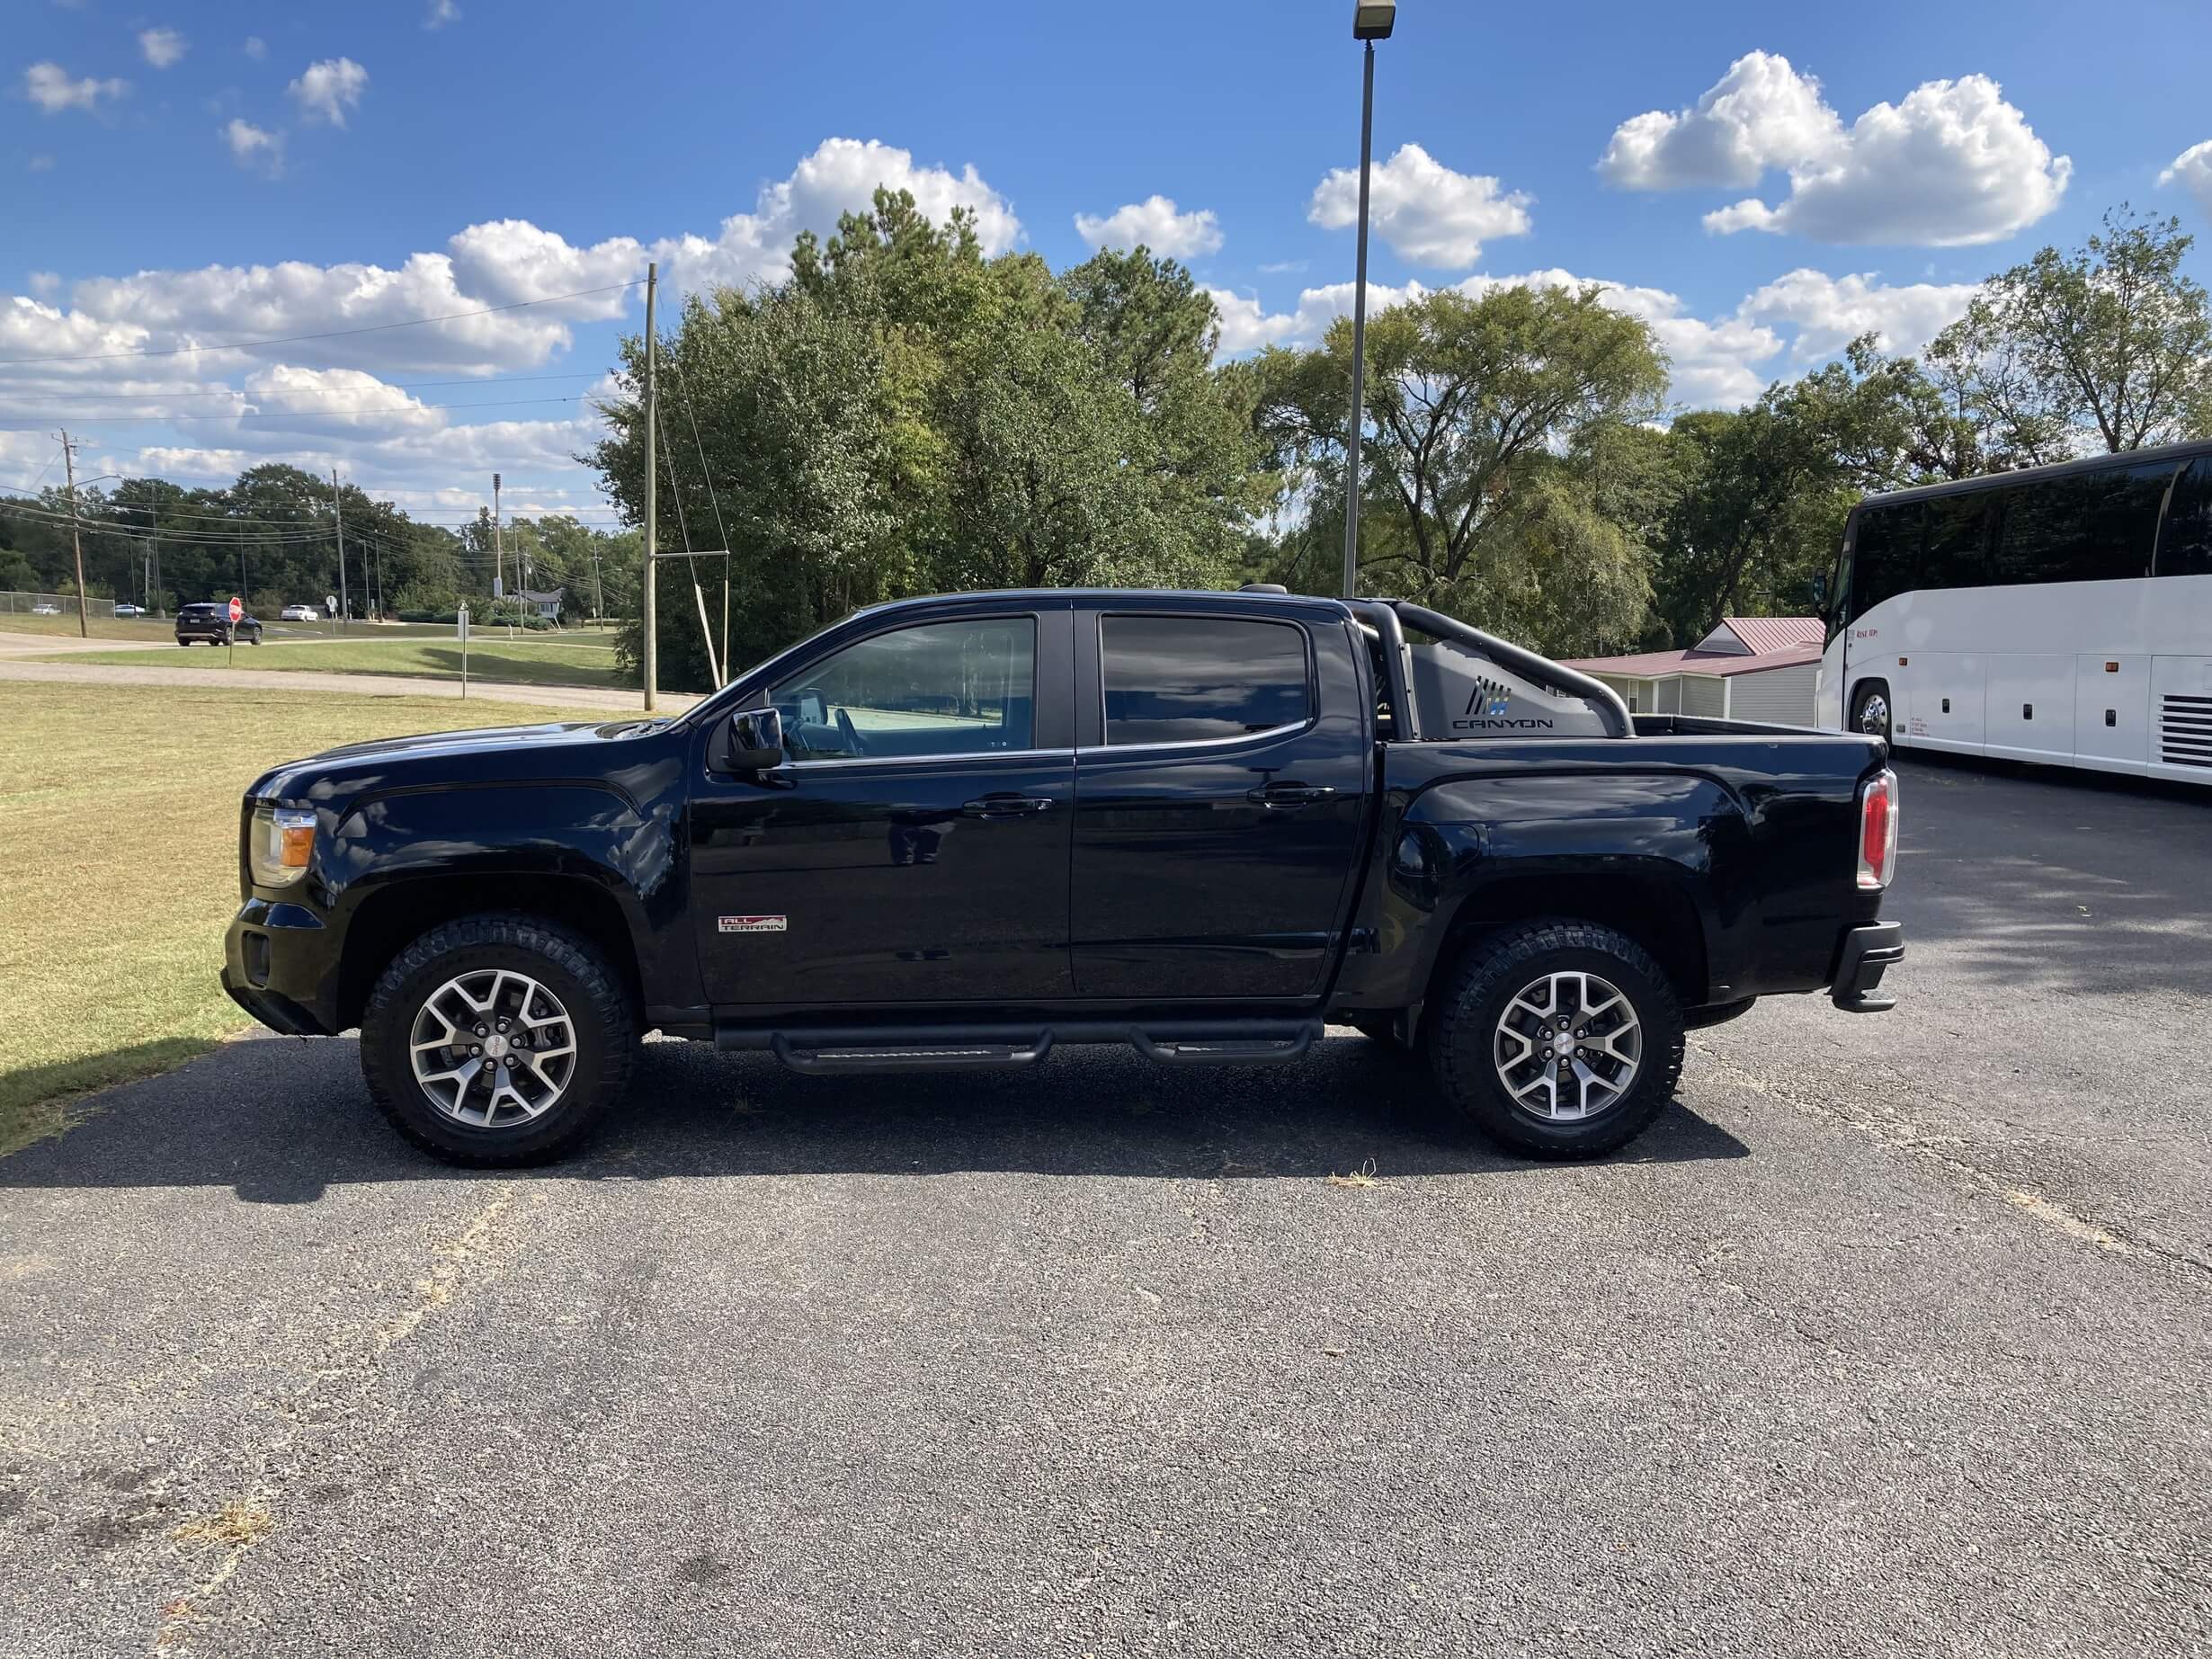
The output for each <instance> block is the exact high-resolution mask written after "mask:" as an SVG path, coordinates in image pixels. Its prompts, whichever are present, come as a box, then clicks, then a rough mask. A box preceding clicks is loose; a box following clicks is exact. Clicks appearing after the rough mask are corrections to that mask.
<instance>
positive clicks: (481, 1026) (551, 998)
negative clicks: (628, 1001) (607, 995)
mask: <svg viewBox="0 0 2212 1659" xmlns="http://www.w3.org/2000/svg"><path fill="white" fill-rule="evenodd" d="M407 1057H408V1059H409V1061H410V1063H411V1064H412V1065H413V1066H414V1069H415V1083H416V1084H417V1085H418V1086H419V1087H420V1088H421V1089H422V1091H423V1093H424V1095H425V1096H426V1097H428V1099H429V1100H430V1102H431V1103H432V1104H433V1106H435V1107H437V1109H438V1110H440V1111H441V1112H442V1113H443V1114H444V1115H445V1116H447V1117H449V1118H450V1119H453V1120H454V1121H455V1122H457V1123H465V1124H468V1125H469V1126H470V1127H471V1128H511V1127H513V1126H514V1125H516V1124H521V1123H527V1122H530V1121H531V1119H536V1118H541V1117H543V1116H544V1115H545V1114H546V1113H547V1112H548V1111H549V1110H552V1108H553V1107H554V1105H555V1104H556V1103H557V1102H558V1101H559V1100H560V1098H561V1096H562V1094H563V1093H566V1090H567V1088H568V1084H569V1082H570V1080H571V1079H572V1078H574V1077H575V1071H576V1028H575V1023H574V1022H573V1021H571V1020H570V1019H569V1017H568V1011H567V1009H566V1008H564V1007H563V1006H562V1005H561V1000H560V998H558V997H557V996H556V995H553V993H552V992H551V991H549V989H547V988H546V986H543V985H542V984H540V982H539V981H537V980H535V979H532V978H531V977H530V976H529V975H527V974H521V973H517V972H515V971H514V970H513V968H475V969H472V970H471V971H469V972H468V973H465V974H459V975H456V976H455V977H453V978H450V979H449V980H447V981H446V982H445V983H444V984H443V985H442V986H439V987H438V988H437V989H436V990H435V991H433V992H432V993H431V994H430V995H428V996H426V997H424V999H423V1005H422V1007H421V1008H419V1009H418V1010H417V1011H416V1012H415V1024H414V1028H413V1030H411V1031H410V1032H409V1034H408V1039H407Z"/></svg>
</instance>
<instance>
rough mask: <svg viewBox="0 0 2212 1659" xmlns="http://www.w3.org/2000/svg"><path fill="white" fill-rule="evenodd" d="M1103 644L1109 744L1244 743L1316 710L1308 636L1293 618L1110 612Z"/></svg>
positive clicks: (1104, 624)
mask: <svg viewBox="0 0 2212 1659" xmlns="http://www.w3.org/2000/svg"><path fill="white" fill-rule="evenodd" d="M1101 647H1102V663H1101V673H1102V678H1103V680H1104V682H1105V690H1106V741H1107V742H1108V743H1109V744H1113V745H1132V744H1150V743H1197V742H1203V741H1205V740H1208V739H1210V738H1219V737H1241V736H1244V735H1246V734H1247V733H1250V732H1264V731H1270V730H1272V729H1273V728H1274V727H1279V726H1297V725H1300V724H1302V723H1303V722H1304V721H1305V720H1306V719H1307V716H1308V715H1309V713H1310V712H1311V702H1310V700H1309V696H1308V693H1307V674H1306V635H1305V631H1304V630H1303V629H1298V628H1297V627H1294V626H1292V625H1291V624H1289V623H1287V622H1260V621H1249V620H1244V619H1243V618H1241V617H1193V616H1110V617H1106V618H1104V619H1103V620H1102V635H1101Z"/></svg>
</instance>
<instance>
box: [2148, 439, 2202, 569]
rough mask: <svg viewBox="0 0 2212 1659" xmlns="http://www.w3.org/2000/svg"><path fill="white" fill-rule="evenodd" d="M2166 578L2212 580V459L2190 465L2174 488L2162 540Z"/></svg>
mask: <svg viewBox="0 0 2212 1659" xmlns="http://www.w3.org/2000/svg"><path fill="white" fill-rule="evenodd" d="M2158 574H2159V575H2162V576H2212V455H2204V456H2199V458H2198V459H2195V460H2193V461H2191V462H2190V464H2189V470H2188V471H2187V472H2185V473H2183V474H2182V475H2181V480H2180V482H2178V483H2176V484H2175V485H2174V486H2173V497H2172V505H2171V506H2169V507H2168V508H2167V509H2166V527H2165V529H2164V530H2163V531H2160V532H2159V536H2158Z"/></svg>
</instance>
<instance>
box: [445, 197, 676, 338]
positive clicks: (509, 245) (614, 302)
mask: <svg viewBox="0 0 2212 1659" xmlns="http://www.w3.org/2000/svg"><path fill="white" fill-rule="evenodd" d="M446 246H447V247H448V248H450V250H451V252H452V263H453V275H454V280H455V281H456V282H457V283H458V284H459V286H460V288H461V289H462V290H466V291H467V292H468V293H469V294H472V295H475V296H476V297H477V298H478V299H481V300H483V301H484V302H485V303H486V304H489V305H513V304H515V303H516V302H518V301H521V300H537V299H545V298H547V297H548V296H549V295H552V294H573V293H576V292H578V291H579V290H584V289H587V288H603V287H606V286H609V285H610V284H612V283H616V282H627V281H629V280H630V279H631V278H632V277H634V276H638V275H639V274H641V273H642V272H644V270H645V258H646V255H645V249H644V247H643V245H640V244H639V243H638V241H637V240H636V239H635V238H633V237H630V236H615V237H611V238H610V239H609V240H607V241H605V242H602V243H600V244H598V245H596V246H594V247H588V248H584V247H577V246H575V245H573V244H571V243H569V242H568V241H567V240H566V239H565V238H564V237H562V236H558V235H557V234H556V233H554V232H552V231H550V230H540V228H539V227H537V226H535V225H533V224H531V222H530V221H529V220H528V219H494V220H492V221H491V222H489V223H487V224H482V225H471V226H469V227H468V229H466V230H464V231H462V232H460V233H459V235H458V236H453V237H452V238H451V239H450V240H449V241H448V242H447V243H446ZM622 308H623V297H622V296H621V295H620V294H607V295H603V296H601V297H599V299H597V301H596V303H594V304H593V305H591V306H589V307H583V308H579V315H585V316H601V317H620V315H621V314H622Z"/></svg>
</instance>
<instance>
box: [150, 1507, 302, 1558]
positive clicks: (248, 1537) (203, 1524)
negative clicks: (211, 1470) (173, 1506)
mask: <svg viewBox="0 0 2212 1659" xmlns="http://www.w3.org/2000/svg"><path fill="white" fill-rule="evenodd" d="M275 1527H276V1517H275V1516H274V1515H272V1514H271V1513H270V1512H268V1511H267V1510H265V1509H263V1507H262V1506H261V1505H260V1504H258V1503H253V1502H252V1501H250V1500H249V1499H245V1498H233V1499H231V1500H230V1502H229V1503H226V1504H224V1505H223V1507H222V1508H220V1509H219V1510H217V1511H216V1512H215V1513H213V1514H212V1515H195V1516H193V1517H192V1519H191V1520H190V1521H186V1522H185V1523H184V1524H183V1526H181V1527H179V1528H178V1529H177V1530H175V1531H174V1532H172V1533H171V1534H170V1535H169V1536H170V1537H171V1538H173V1539H176V1541H177V1542H178V1543H180V1544H219V1545H221V1546H222V1547H223V1548H226V1549H245V1548H248V1547H250V1546H252V1545H254V1544H258V1543H260V1542H261V1541H262V1539H264V1538H267V1537H268V1536H269V1534H270V1532H271V1531H272V1530H274V1529H275Z"/></svg>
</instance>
